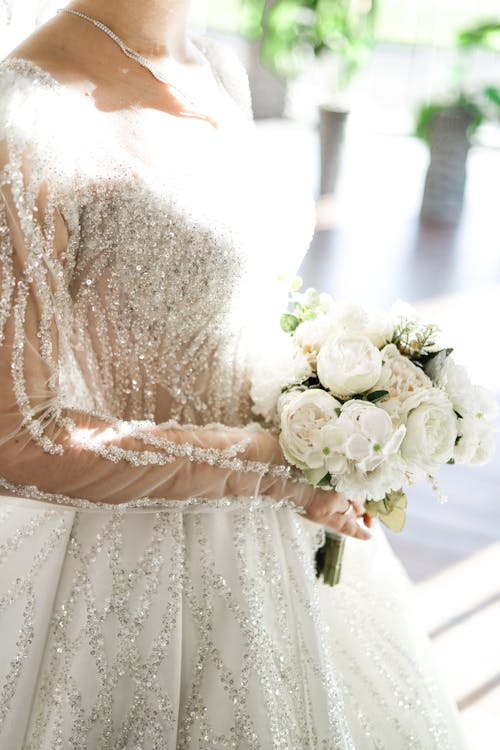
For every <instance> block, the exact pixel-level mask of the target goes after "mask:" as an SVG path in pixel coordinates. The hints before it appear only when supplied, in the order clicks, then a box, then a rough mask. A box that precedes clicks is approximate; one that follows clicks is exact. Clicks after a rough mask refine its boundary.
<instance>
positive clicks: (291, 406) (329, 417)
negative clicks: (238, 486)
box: [278, 388, 340, 473]
mask: <svg viewBox="0 0 500 750" xmlns="http://www.w3.org/2000/svg"><path fill="white" fill-rule="evenodd" d="M338 408H340V403H339V402H338V401H337V399H335V398H333V396H330V394H329V393H326V391H323V390H320V389H319V388H311V389H310V390H307V391H289V392H288V393H284V394H283V395H282V396H280V398H279V401H278V412H279V416H280V427H281V432H280V438H279V439H280V445H281V448H282V450H283V453H284V454H285V457H286V458H287V460H288V461H290V463H292V464H294V465H295V466H298V467H299V469H303V470H304V469H319V468H321V467H322V466H324V458H325V456H324V453H323V451H322V446H321V442H320V439H319V436H320V431H321V428H322V427H324V426H325V425H327V424H329V423H332V422H334V421H335V420H336V419H337V418H338V416H337V412H336V409H338ZM325 473H326V472H325Z"/></svg>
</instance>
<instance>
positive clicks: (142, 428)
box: [0, 128, 310, 509]
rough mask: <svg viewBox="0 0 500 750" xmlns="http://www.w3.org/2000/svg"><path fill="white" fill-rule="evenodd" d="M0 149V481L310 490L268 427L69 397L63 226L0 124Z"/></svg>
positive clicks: (231, 493)
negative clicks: (145, 412)
mask: <svg viewBox="0 0 500 750" xmlns="http://www.w3.org/2000/svg"><path fill="white" fill-rule="evenodd" d="M4 136H5V137H4V138H3V140H2V141H1V148H0V183H1V185H0V189H1V193H0V195H1V199H0V292H1V301H0V393H1V405H0V486H1V487H2V488H3V489H4V491H8V492H9V493H12V494H18V495H22V496H26V497H31V498H34V499H41V500H47V501H52V502H61V503H68V504H74V505H77V506H79V507H84V506H88V505H89V504H90V503H91V504H94V505H95V504H106V505H107V504H124V503H125V504H130V503H139V504H140V503H143V504H145V503H153V505H155V504H156V501H157V502H158V504H159V505H161V504H165V503H168V502H175V501H178V502H179V501H180V502H183V503H185V502H189V503H197V502H211V501H219V500H222V499H227V498H245V497H246V498H255V497H257V496H258V497H262V496H267V497H268V498H272V499H273V500H274V501H281V502H282V503H283V502H284V503H288V502H289V501H290V502H291V504H297V507H298V508H299V509H300V507H302V505H303V504H305V503H306V501H307V498H308V496H309V494H310V488H309V486H308V485H307V484H306V483H304V482H303V481H302V480H301V479H300V478H299V477H298V476H297V474H296V473H295V472H294V470H293V469H292V468H291V467H290V466H289V465H288V464H287V463H286V461H285V460H284V458H283V455H282V453H281V450H280V449H279V445H278V441H277V438H276V435H274V434H272V433H271V432H269V431H267V430H265V429H263V428H262V427H260V426H259V425H257V424H255V423H251V424H248V425H246V426H243V427H228V426H224V425H219V424H213V425H207V426H194V425H182V424H181V425H179V424H177V423H174V424H169V423H165V424H162V425H157V424H154V423H153V422H151V421H123V420H119V419H114V418H111V417H110V416H109V415H106V414H96V413H93V412H92V411H89V412H87V411H82V410H78V409H74V408H69V407H68V406H67V405H65V401H64V399H61V388H60V386H61V379H62V377H63V373H64V368H65V367H67V366H68V362H69V359H68V358H70V356H71V335H72V334H71V295H70V280H71V267H70V263H69V261H68V254H67V248H68V239H69V237H68V229H67V223H66V222H65V219H64V216H63V213H62V212H61V210H60V207H59V206H58V203H57V199H56V196H55V194H54V191H52V189H51V183H50V179H49V177H47V176H46V175H45V174H44V173H43V170H41V169H40V167H39V165H38V163H37V160H36V159H32V157H31V154H30V149H29V148H28V149H24V150H23V151H22V152H21V151H20V149H19V147H18V143H17V141H16V138H14V137H13V138H10V139H9V130H8V128H6V129H5V131H4Z"/></svg>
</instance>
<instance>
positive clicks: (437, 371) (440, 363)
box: [426, 354, 474, 417]
mask: <svg viewBox="0 0 500 750" xmlns="http://www.w3.org/2000/svg"><path fill="white" fill-rule="evenodd" d="M426 372H428V373H429V375H430V377H431V378H432V380H433V382H434V383H435V385H437V386H438V387H439V388H442V389H443V390H444V391H446V393H447V394H448V396H449V399H450V401H451V403H452V404H453V408H454V409H455V411H457V412H458V413H459V414H460V416H462V417H465V416H466V415H467V414H470V413H471V412H473V411H474V397H473V391H472V388H473V386H472V383H471V381H470V378H469V375H468V373H467V370H466V369H465V367H463V365H459V364H457V363H456V362H455V360H454V359H453V357H445V355H444V354H438V355H437V356H436V357H433V358H432V359H431V360H430V362H429V364H428V365H427V367H426Z"/></svg>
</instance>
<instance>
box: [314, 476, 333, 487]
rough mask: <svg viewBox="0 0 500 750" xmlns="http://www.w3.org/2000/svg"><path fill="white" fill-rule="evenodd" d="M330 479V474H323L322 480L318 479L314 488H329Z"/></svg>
mask: <svg viewBox="0 0 500 750" xmlns="http://www.w3.org/2000/svg"><path fill="white" fill-rule="evenodd" d="M330 479H331V477H330V474H329V473H328V474H325V476H324V477H323V479H320V480H319V482H317V483H316V487H331V486H332V485H331V482H330Z"/></svg>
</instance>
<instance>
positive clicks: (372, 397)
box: [366, 391, 389, 403]
mask: <svg viewBox="0 0 500 750" xmlns="http://www.w3.org/2000/svg"><path fill="white" fill-rule="evenodd" d="M388 393H389V391H372V393H369V394H368V395H367V397H366V399H367V401H371V402H372V403H375V401H380V399H381V398H384V396H387V394H388Z"/></svg>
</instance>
